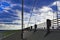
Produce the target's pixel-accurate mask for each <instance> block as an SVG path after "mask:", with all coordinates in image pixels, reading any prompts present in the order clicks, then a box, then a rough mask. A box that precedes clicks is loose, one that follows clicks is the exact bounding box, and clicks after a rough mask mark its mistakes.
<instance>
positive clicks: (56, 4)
mask: <svg viewBox="0 0 60 40" xmlns="http://www.w3.org/2000/svg"><path fill="white" fill-rule="evenodd" d="M56 14H57V27H58V26H59V25H58V7H57V2H56Z"/></svg>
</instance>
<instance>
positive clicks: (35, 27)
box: [34, 24, 37, 32]
mask: <svg viewBox="0 0 60 40" xmlns="http://www.w3.org/2000/svg"><path fill="white" fill-rule="evenodd" d="M36 31H37V24H35V25H34V32H36Z"/></svg>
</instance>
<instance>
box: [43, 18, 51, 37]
mask: <svg viewBox="0 0 60 40" xmlns="http://www.w3.org/2000/svg"><path fill="white" fill-rule="evenodd" d="M46 24H47V33H46V35H45V36H44V37H46V36H47V35H48V34H49V33H50V27H51V20H49V19H47V22H46Z"/></svg>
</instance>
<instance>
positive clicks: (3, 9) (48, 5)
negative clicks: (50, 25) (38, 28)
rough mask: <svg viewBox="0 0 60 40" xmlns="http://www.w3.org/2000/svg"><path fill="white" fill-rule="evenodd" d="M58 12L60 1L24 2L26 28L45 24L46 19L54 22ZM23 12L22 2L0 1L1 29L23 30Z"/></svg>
mask: <svg viewBox="0 0 60 40" xmlns="http://www.w3.org/2000/svg"><path fill="white" fill-rule="evenodd" d="M56 2H57V5H56ZM56 7H58V9H57V8H56ZM57 10H58V13H59V12H60V1H59V0H24V27H29V26H33V25H34V24H40V23H44V22H46V19H50V20H53V16H54V18H56V12H57ZM21 11H22V0H0V25H1V29H3V28H5V27H6V29H8V28H9V27H11V28H10V29H14V27H15V29H21ZM59 18H60V17H59Z"/></svg>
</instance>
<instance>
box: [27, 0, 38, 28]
mask: <svg viewBox="0 0 60 40" xmlns="http://www.w3.org/2000/svg"><path fill="white" fill-rule="evenodd" d="M36 2H37V0H35V1H34V3H33V7H32V9H31V10H32V11H33V9H34V6H35V5H36ZM31 17H32V12H31V14H30V18H29V21H28V23H27V27H28V26H29V23H30V20H31Z"/></svg>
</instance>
